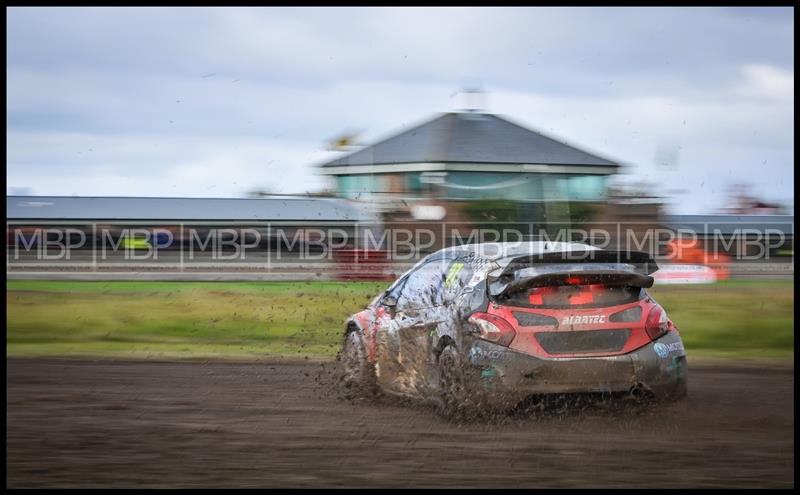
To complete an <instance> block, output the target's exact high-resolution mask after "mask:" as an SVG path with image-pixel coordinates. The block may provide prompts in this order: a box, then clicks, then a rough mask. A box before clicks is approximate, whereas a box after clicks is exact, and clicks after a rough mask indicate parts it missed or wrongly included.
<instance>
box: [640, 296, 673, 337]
mask: <svg viewBox="0 0 800 495" xmlns="http://www.w3.org/2000/svg"><path fill="white" fill-rule="evenodd" d="M671 328H672V322H671V321H669V318H667V312H666V311H664V308H662V307H661V306H658V305H655V306H653V308H652V309H651V310H650V313H649V314H648V315H647V321H646V322H645V324H644V329H645V331H646V332H647V335H649V336H650V339H651V340H656V339H657V338H659V337H661V336H662V335H664V334H665V333H667V332H668V331H670V329H671Z"/></svg>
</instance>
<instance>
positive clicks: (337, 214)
mask: <svg viewBox="0 0 800 495" xmlns="http://www.w3.org/2000/svg"><path fill="white" fill-rule="evenodd" d="M6 208H7V209H6V219H7V220H10V221H15V220H16V221H19V220H99V221H103V220H158V221H175V222H180V221H199V220H212V221H214V220H220V221H222V220H225V221H230V220H234V221H240V220H241V221H289V220H302V221H367V222H377V221H378V217H377V216H376V215H375V214H374V213H373V212H371V211H370V210H369V208H368V207H367V206H366V205H362V204H359V203H356V202H352V201H347V200H344V199H336V198H309V197H296V196H276V197H270V198H257V199H250V198H143V197H138V198H133V197H72V196H6Z"/></svg>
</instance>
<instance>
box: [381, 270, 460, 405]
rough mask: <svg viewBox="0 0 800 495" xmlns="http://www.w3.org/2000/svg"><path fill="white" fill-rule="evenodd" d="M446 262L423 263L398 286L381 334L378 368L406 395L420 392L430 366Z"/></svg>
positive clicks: (388, 382) (391, 386)
mask: <svg viewBox="0 0 800 495" xmlns="http://www.w3.org/2000/svg"><path fill="white" fill-rule="evenodd" d="M444 268H446V263H445V262H443V261H442V260H437V261H431V262H428V263H425V264H423V265H421V266H420V267H419V268H417V269H416V270H415V271H413V272H411V273H410V274H409V275H407V277H406V280H405V281H404V282H403V284H402V285H401V286H399V287H398V292H397V294H398V295H397V296H396V302H397V304H396V305H395V306H394V308H392V309H393V311H392V314H391V317H390V319H389V320H388V322H387V325H386V329H385V331H383V332H380V335H379V347H381V348H382V349H381V351H383V352H379V360H378V366H377V367H376V371H377V374H378V380H379V381H380V383H381V385H382V387H384V389H387V390H391V391H394V392H396V393H400V394H403V395H418V394H419V393H420V387H421V385H422V384H424V382H425V379H426V373H427V371H428V366H429V364H430V363H429V354H430V347H431V346H430V340H431V339H430V337H431V336H432V335H435V330H436V325H437V324H438V323H439V322H440V320H441V315H440V313H441V304H442V300H441V287H442V283H443V281H444Z"/></svg>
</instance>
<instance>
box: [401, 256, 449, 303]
mask: <svg viewBox="0 0 800 495" xmlns="http://www.w3.org/2000/svg"><path fill="white" fill-rule="evenodd" d="M446 266H447V264H446V263H443V262H442V261H431V262H429V263H426V264H424V265H422V266H421V267H419V268H418V269H417V270H415V271H414V272H412V273H411V274H409V275H408V278H407V279H406V281H405V283H404V284H403V288H402V292H401V293H400V297H399V298H398V299H397V307H398V309H409V308H428V307H432V306H437V305H439V304H441V303H442V301H441V287H442V282H443V281H444V270H443V268H444V267H446Z"/></svg>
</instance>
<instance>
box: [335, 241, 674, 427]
mask: <svg viewBox="0 0 800 495" xmlns="http://www.w3.org/2000/svg"><path fill="white" fill-rule="evenodd" d="M657 269H658V267H657V266H656V263H655V262H654V261H653V260H652V258H651V257H650V256H649V255H648V254H646V253H641V252H625V251H620V252H617V251H608V250H602V249H598V248H595V247H593V246H590V245H587V244H580V243H563V242H531V243H487V244H472V245H465V246H458V247H451V248H447V249H443V250H441V251H438V252H436V253H433V254H431V255H430V256H428V257H426V258H425V259H423V260H422V261H420V262H419V263H417V264H416V265H415V266H414V267H413V268H411V269H410V270H409V271H408V272H406V273H405V274H403V275H402V276H401V277H400V278H399V279H398V280H397V281H395V282H394V283H393V284H392V285H391V287H389V289H388V290H387V291H386V292H385V293H383V294H381V295H379V296H378V297H376V298H375V299H374V300H373V301H372V302H371V303H370V304H369V306H368V307H367V308H366V309H365V310H363V311H361V312H359V313H357V314H355V315H352V316H351V317H350V318H349V319H348V320H347V323H346V330H345V338H344V344H343V348H342V352H341V353H340V359H341V364H342V366H341V369H342V376H341V382H342V384H343V386H344V387H345V390H346V391H347V393H348V395H357V394H362V393H365V392H367V393H374V392H376V391H380V392H385V393H388V394H392V395H400V396H403V397H406V398H417V399H423V400H429V401H432V402H434V403H436V404H438V405H439V407H440V410H441V411H442V412H444V413H446V414H450V413H452V412H455V411H461V412H463V411H465V410H469V409H470V408H475V409H476V410H485V409H487V408H488V409H492V410H496V409H505V410H508V409H510V408H512V407H513V406H515V405H518V404H520V403H521V402H522V401H523V400H524V399H527V398H529V397H531V396H547V394H572V393H583V392H600V393H608V394H614V393H622V394H623V395H626V396H631V397H639V398H641V397H651V398H656V399H664V400H675V399H680V398H683V397H684V396H685V395H686V387H687V363H686V353H685V351H684V347H683V343H682V342H681V338H680V336H679V334H678V329H677V327H676V326H675V325H674V324H673V322H672V321H671V320H670V319H669V318H668V317H667V314H666V312H665V311H664V308H662V307H661V306H660V305H659V304H658V303H656V301H654V300H653V299H652V297H650V296H649V295H648V293H647V291H646V290H645V289H647V288H649V287H651V286H652V285H653V278H652V277H651V276H650V274H652V273H653V272H655V271H656V270H657Z"/></svg>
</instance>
